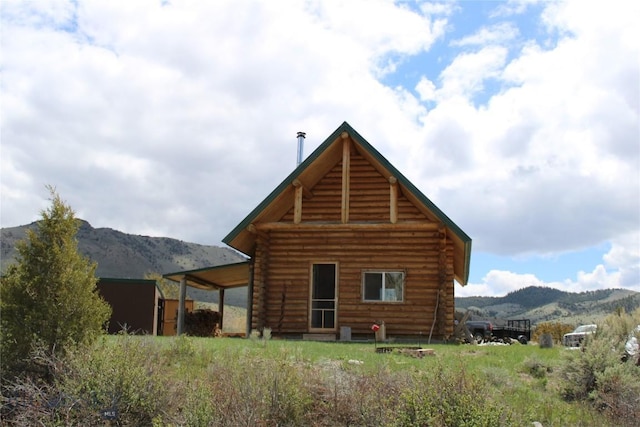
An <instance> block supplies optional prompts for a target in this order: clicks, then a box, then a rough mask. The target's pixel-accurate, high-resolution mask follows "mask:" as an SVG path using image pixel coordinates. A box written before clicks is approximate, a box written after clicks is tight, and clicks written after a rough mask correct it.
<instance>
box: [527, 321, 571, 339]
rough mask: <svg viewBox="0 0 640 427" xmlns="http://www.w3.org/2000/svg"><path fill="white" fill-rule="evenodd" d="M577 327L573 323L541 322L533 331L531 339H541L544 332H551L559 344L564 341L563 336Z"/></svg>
mask: <svg viewBox="0 0 640 427" xmlns="http://www.w3.org/2000/svg"><path fill="white" fill-rule="evenodd" d="M574 329H575V327H574V326H573V325H569V324H567V323H561V322H544V323H539V324H538V326H536V328H535V330H534V331H533V335H532V337H531V339H532V340H533V341H539V340H540V337H541V336H542V335H544V334H550V335H551V336H552V337H553V341H554V342H555V343H557V344H560V343H562V336H563V335H564V334H568V333H569V332H572V331H573V330H574Z"/></svg>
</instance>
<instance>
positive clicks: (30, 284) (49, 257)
mask: <svg viewBox="0 0 640 427" xmlns="http://www.w3.org/2000/svg"><path fill="white" fill-rule="evenodd" d="M47 189H48V190H49V192H50V195H51V199H50V200H51V202H52V203H51V206H50V207H49V208H48V209H47V210H43V211H42V212H41V214H42V219H41V220H40V221H38V222H37V227H36V229H35V230H29V232H28V234H27V237H26V238H25V240H23V241H21V242H18V244H17V245H16V250H17V253H18V255H17V257H16V263H14V264H13V265H11V266H10V267H9V268H8V270H7V273H6V275H5V276H4V277H3V278H2V281H1V284H0V328H1V329H0V350H1V351H2V354H1V364H2V368H3V369H2V370H3V372H5V370H11V369H15V368H23V369H24V367H25V366H26V367H32V366H33V360H31V359H30V357H31V354H32V352H33V351H34V349H38V350H40V351H43V352H44V353H45V356H54V355H64V353H65V352H66V351H67V350H70V349H72V348H74V347H76V346H79V345H82V344H88V343H91V342H92V341H93V340H94V339H95V338H96V337H97V336H98V335H99V334H101V333H102V331H103V325H104V324H105V322H106V321H107V320H108V319H109V317H110V315H111V307H110V306H109V305H108V304H107V303H106V302H105V301H104V300H103V299H102V298H101V297H100V295H99V294H98V293H97V287H96V283H97V280H98V279H97V278H96V277H95V270H96V264H95V263H94V262H91V261H90V260H89V259H88V258H85V257H84V256H82V255H81V254H80V253H79V252H78V242H77V240H76V237H75V236H76V233H77V232H78V228H79V226H80V223H79V220H77V219H76V218H75V213H74V211H73V210H72V209H71V208H70V207H69V206H68V205H66V204H65V203H64V202H63V201H62V200H61V198H60V196H59V195H58V194H57V193H56V191H55V189H54V188H53V187H50V186H48V187H47Z"/></svg>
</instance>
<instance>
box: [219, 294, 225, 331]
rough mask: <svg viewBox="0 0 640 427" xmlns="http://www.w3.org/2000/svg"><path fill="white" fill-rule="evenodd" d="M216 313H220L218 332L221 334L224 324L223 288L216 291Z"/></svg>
mask: <svg viewBox="0 0 640 427" xmlns="http://www.w3.org/2000/svg"><path fill="white" fill-rule="evenodd" d="M218 295H219V298H218V311H219V312H220V332H222V324H223V322H224V288H220V289H218Z"/></svg>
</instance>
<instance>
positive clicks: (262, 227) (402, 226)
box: [255, 222, 439, 231]
mask: <svg viewBox="0 0 640 427" xmlns="http://www.w3.org/2000/svg"><path fill="white" fill-rule="evenodd" d="M255 227H256V229H257V230H259V231H270V230H300V231H317V230H335V231H359V230H409V231H411V230H429V231H436V230H438V227H439V223H437V222H399V223H396V224H391V223H388V222H376V223H351V224H342V223H338V222H331V223H329V222H322V223H309V222H305V223H300V224H292V223H287V222H263V223H257V224H255Z"/></svg>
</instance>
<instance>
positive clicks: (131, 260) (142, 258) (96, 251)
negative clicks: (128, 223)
mask: <svg viewBox="0 0 640 427" xmlns="http://www.w3.org/2000/svg"><path fill="white" fill-rule="evenodd" d="M80 221H81V224H80V228H79V230H78V234H77V235H76V238H77V239H78V250H79V251H80V253H82V254H83V255H84V256H86V257H88V258H89V259H91V260H92V261H95V262H96V263H97V268H96V276H98V277H108V278H119V279H120V278H124V279H142V278H144V277H145V276H146V275H147V274H150V273H156V274H160V275H162V274H166V273H173V272H176V271H183V270H194V269H198V268H204V267H209V266H214V265H222V264H230V263H234V262H241V261H244V260H246V258H245V257H244V256H243V255H241V254H240V253H238V252H236V251H234V250H233V249H231V248H224V247H219V246H207V245H199V244H196V243H188V242H184V241H182V240H177V239H171V238H168V237H149V236H139V235H134V234H127V233H123V232H121V231H117V230H113V229H111V228H93V227H92V226H91V224H89V223H88V222H87V221H84V220H80ZM36 225H37V222H33V223H31V224H28V225H22V226H18V227H11V228H2V229H1V230H0V270H1V271H2V272H3V273H4V272H5V271H6V269H7V267H8V266H9V264H11V263H13V262H14V261H15V257H16V250H15V244H16V242H18V241H19V240H23V239H25V237H26V233H27V230H28V229H31V228H35V227H36ZM245 289H246V288H245ZM188 293H189V295H190V296H191V298H194V299H196V300H200V301H209V302H217V296H218V293H217V292H206V291H199V290H197V289H191V288H190V289H189V291H188ZM236 293H237V294H238V295H235V294H236ZM229 294H230V295H229ZM229 294H227V298H226V302H227V303H229V304H230V305H240V306H246V296H245V295H246V291H244V292H243V291H239V292H230V293H229Z"/></svg>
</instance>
